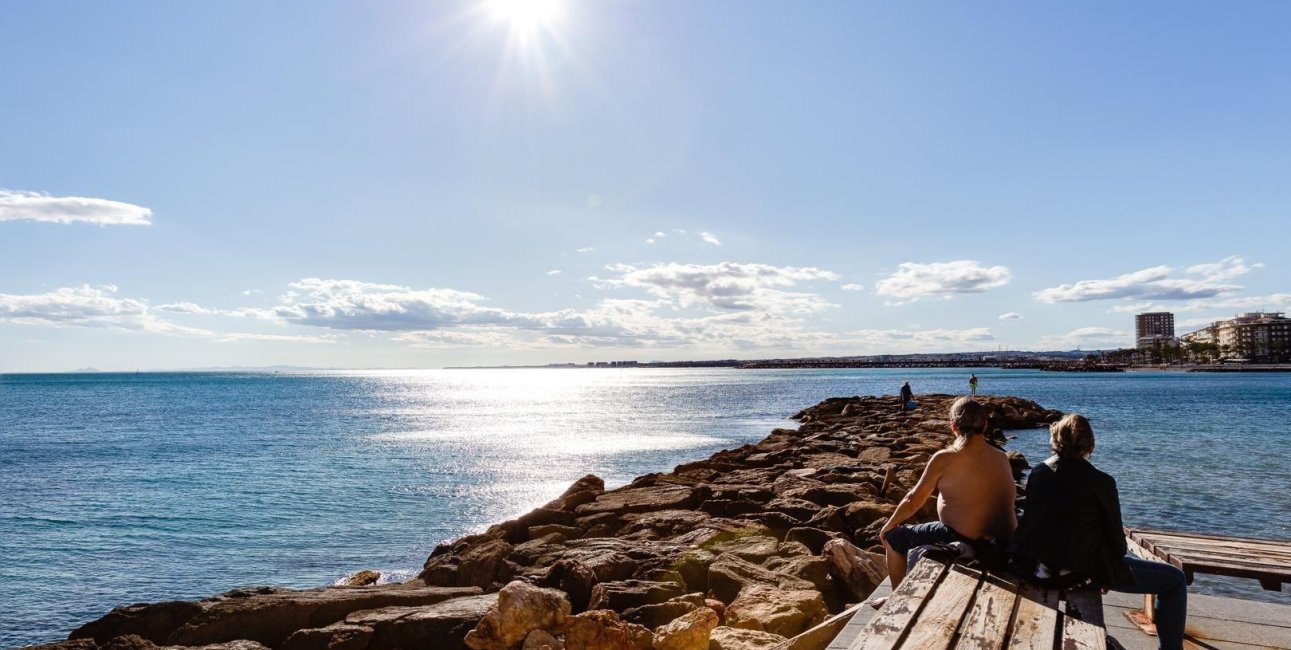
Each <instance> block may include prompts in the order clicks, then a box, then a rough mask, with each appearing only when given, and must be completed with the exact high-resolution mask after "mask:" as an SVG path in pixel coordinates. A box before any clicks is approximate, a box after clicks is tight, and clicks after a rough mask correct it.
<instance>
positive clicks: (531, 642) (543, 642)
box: [520, 630, 566, 650]
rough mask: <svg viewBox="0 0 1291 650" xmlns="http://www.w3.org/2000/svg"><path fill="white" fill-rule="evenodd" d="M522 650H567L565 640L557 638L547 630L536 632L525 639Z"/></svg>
mask: <svg viewBox="0 0 1291 650" xmlns="http://www.w3.org/2000/svg"><path fill="white" fill-rule="evenodd" d="M520 650H566V648H565V641H564V639H560V638H557V637H555V636H553V635H552V634H551V632H548V631H547V630H534V631H532V632H530V633H529V636H527V637H525V638H524V643H523V644H522V645H521V646H520Z"/></svg>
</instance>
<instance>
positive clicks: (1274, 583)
mask: <svg viewBox="0 0 1291 650" xmlns="http://www.w3.org/2000/svg"><path fill="white" fill-rule="evenodd" d="M1125 537H1126V539H1128V540H1129V542H1130V546H1131V548H1135V549H1136V550H1138V551H1139V553H1138V554H1139V555H1141V556H1143V557H1145V558H1148V559H1152V560H1160V561H1162V562H1169V563H1170V564H1173V565H1174V566H1176V567H1179V569H1181V570H1182V571H1183V573H1184V575H1185V576H1187V577H1188V584H1192V578H1193V575H1194V574H1197V573H1209V574H1213V575H1220V576H1232V577H1235V578H1250V579H1253V580H1258V581H1259V582H1260V586H1261V587H1263V588H1265V589H1267V590H1269V591H1281V590H1282V585H1284V584H1286V583H1288V582H1291V542H1278V541H1273V540H1266V539H1252V538H1245V537H1224V536H1221V535H1199V534H1196V533H1176V532H1169V531H1163V530H1147V529H1139V528H1127V529H1125Z"/></svg>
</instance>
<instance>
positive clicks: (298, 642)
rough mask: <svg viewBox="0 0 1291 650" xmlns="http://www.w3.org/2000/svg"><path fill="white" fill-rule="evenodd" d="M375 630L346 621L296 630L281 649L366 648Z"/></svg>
mask: <svg viewBox="0 0 1291 650" xmlns="http://www.w3.org/2000/svg"><path fill="white" fill-rule="evenodd" d="M374 633H375V630H373V629H372V628H370V627H368V626H366V625H348V624H346V623H344V622H342V623H334V624H332V625H329V626H327V627H320V628H311V629H307V630H296V631H295V632H293V633H292V634H291V636H289V637H287V640H286V641H284V642H283V643H282V646H280V650H365V649H366V648H367V647H368V643H370V642H371V641H372V635H373V634H374Z"/></svg>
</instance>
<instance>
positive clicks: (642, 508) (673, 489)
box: [574, 484, 698, 516]
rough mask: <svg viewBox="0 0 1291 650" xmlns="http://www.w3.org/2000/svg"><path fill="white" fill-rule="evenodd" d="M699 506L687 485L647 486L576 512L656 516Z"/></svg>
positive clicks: (600, 499)
mask: <svg viewBox="0 0 1291 650" xmlns="http://www.w3.org/2000/svg"><path fill="white" fill-rule="evenodd" d="M697 502H698V495H697V494H696V489H695V488H693V487H690V486H687V485H674V484H663V485H647V486H643V487H625V488H619V489H617V490H614V491H612V492H606V493H604V494H602V495H600V496H598V497H596V500H595V501H592V502H590V503H585V504H583V505H581V506H578V507H577V508H575V509H574V511H575V512H577V513H578V514H579V515H580V516H586V515H592V514H599V513H604V512H612V513H615V514H620V515H622V514H627V513H632V512H654V511H656V510H690V509H692V508H693V507H695V505H696V503H697Z"/></svg>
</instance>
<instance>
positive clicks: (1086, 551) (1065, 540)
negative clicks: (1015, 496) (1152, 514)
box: [1009, 456, 1134, 587]
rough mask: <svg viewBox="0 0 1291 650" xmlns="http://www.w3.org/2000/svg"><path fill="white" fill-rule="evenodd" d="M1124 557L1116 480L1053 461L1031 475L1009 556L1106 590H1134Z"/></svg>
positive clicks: (1076, 463)
mask: <svg viewBox="0 0 1291 650" xmlns="http://www.w3.org/2000/svg"><path fill="white" fill-rule="evenodd" d="M1126 551H1127V548H1126V542H1125V530H1124V528H1122V524H1121V501H1120V497H1119V496H1118V495H1117V492H1116V479H1113V478H1112V477H1111V476H1108V475H1107V474H1105V473H1103V472H1100V471H1098V470H1097V469H1095V468H1094V466H1093V465H1090V464H1089V461H1087V460H1084V459H1078V460H1069V459H1063V458H1058V457H1056V456H1055V457H1053V458H1050V459H1049V460H1047V461H1045V462H1044V463H1041V464H1040V465H1037V466H1036V468H1035V469H1033V470H1031V476H1030V477H1028V478H1027V488H1026V506H1025V508H1024V510H1023V513H1022V518H1021V520H1019V521H1018V528H1017V530H1016V531H1015V532H1014V533H1013V541H1012V543H1011V544H1010V545H1009V552H1010V553H1012V554H1013V555H1015V556H1018V557H1021V558H1023V559H1024V560H1026V559H1029V560H1031V561H1033V562H1044V564H1045V566H1047V567H1049V568H1050V569H1051V570H1055V573H1056V570H1057V569H1067V570H1068V571H1073V572H1075V573H1077V574H1080V575H1083V576H1087V577H1089V578H1093V580H1094V582H1096V583H1098V584H1099V585H1100V586H1104V587H1109V586H1113V585H1122V586H1124V585H1133V584H1134V574H1132V573H1130V567H1129V565H1127V564H1126V563H1125V553H1126Z"/></svg>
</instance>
